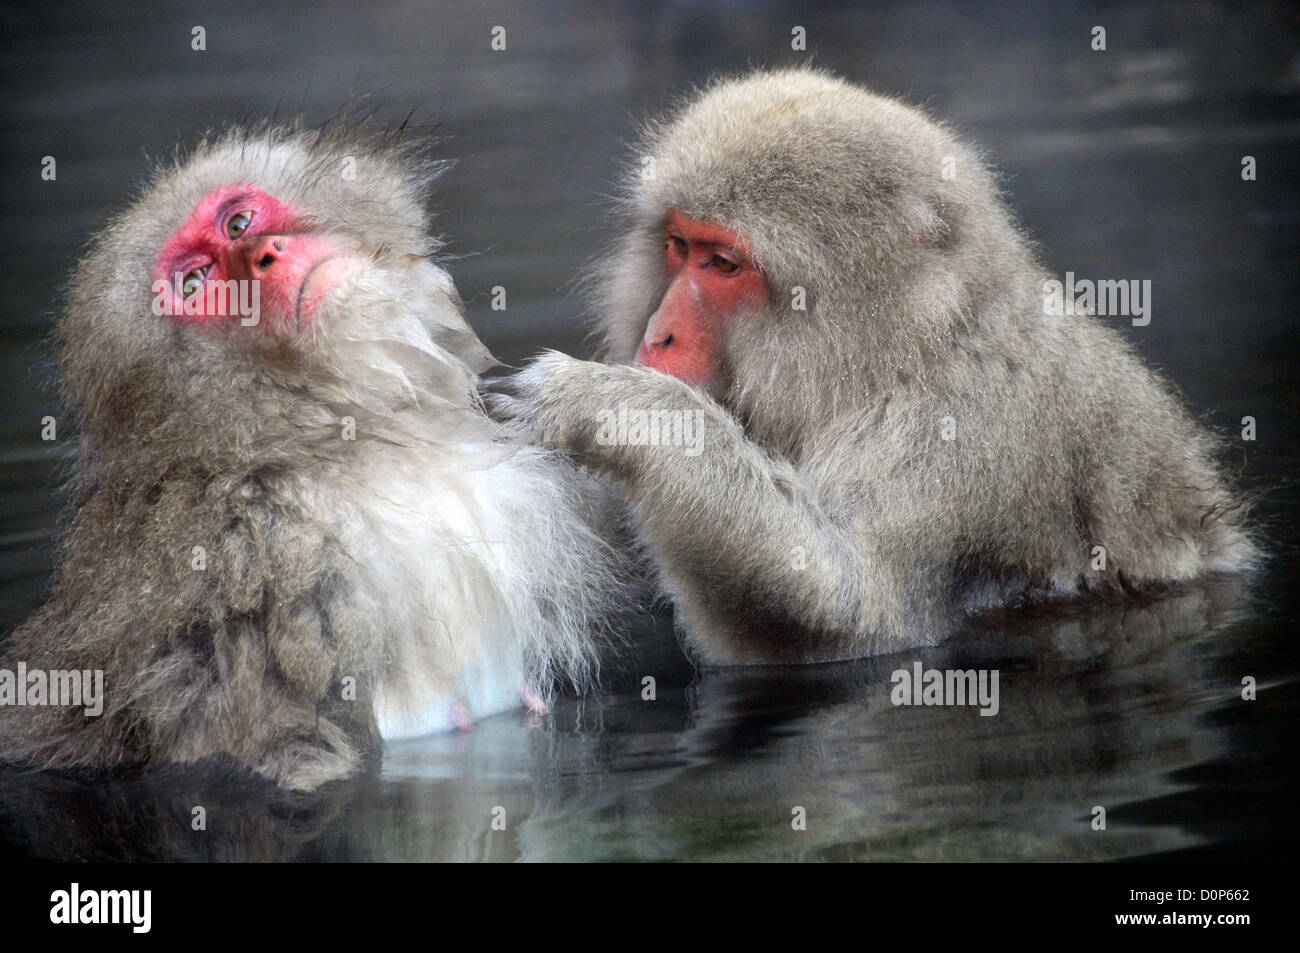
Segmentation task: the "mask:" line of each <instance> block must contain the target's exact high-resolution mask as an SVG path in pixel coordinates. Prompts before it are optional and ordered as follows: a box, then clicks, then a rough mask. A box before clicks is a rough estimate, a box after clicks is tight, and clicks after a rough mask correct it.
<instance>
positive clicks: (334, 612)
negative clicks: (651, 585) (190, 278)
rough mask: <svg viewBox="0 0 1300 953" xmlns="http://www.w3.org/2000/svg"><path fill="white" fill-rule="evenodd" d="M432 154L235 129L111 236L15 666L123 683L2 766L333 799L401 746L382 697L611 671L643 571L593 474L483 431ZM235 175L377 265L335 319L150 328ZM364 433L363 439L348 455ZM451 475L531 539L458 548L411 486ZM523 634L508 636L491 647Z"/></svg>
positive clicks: (45, 723)
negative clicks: (487, 674)
mask: <svg viewBox="0 0 1300 953" xmlns="http://www.w3.org/2000/svg"><path fill="white" fill-rule="evenodd" d="M427 145H428V143H427V140H425V139H422V138H420V137H418V136H414V135H411V134H410V133H407V132H403V131H402V130H385V129H380V128H377V127H376V126H375V125H374V124H372V123H371V122H368V121H361V122H355V121H351V120H349V119H347V118H346V117H345V118H343V119H340V120H337V121H335V122H333V123H331V124H329V125H327V126H326V127H324V128H322V129H318V130H310V129H306V128H303V127H302V126H300V125H299V126H295V127H292V128H281V127H270V126H263V127H259V128H255V129H232V130H230V131H228V132H225V133H222V134H219V135H214V136H212V137H210V138H209V139H207V140H205V141H204V142H203V143H202V144H200V145H199V146H198V147H197V148H196V149H195V150H194V151H193V153H192V154H191V155H189V156H187V157H179V158H177V159H176V160H175V161H173V162H171V163H169V164H167V165H166V166H164V167H162V168H160V169H159V171H158V172H157V173H156V174H155V175H154V177H153V179H152V181H150V182H149V183H148V184H147V186H146V187H145V188H143V189H142V191H141V192H140V194H139V196H138V197H137V198H136V200H135V201H134V202H133V203H132V204H131V205H130V206H129V207H128V208H127V209H126V210H125V211H124V212H123V213H121V214H120V215H119V216H117V217H116V218H115V219H114V220H113V221H112V222H111V223H110V224H109V225H108V226H107V227H106V228H105V229H104V230H103V232H102V233H101V234H100V235H99V236H98V237H97V239H96V240H95V241H94V243H93V244H92V246H91V248H90V250H89V252H88V253H87V255H86V256H85V258H84V259H83V261H82V262H81V264H80V265H79V267H78V268H77V271H76V273H75V275H74V277H73V279H72V282H71V287H70V289H69V292H68V301H67V307H66V311H65V313H64V315H63V317H62V319H61V320H60V322H59V324H58V331H57V333H58V341H59V350H60V361H61V370H62V380H63V386H64V392H65V395H66V400H67V403H68V405H69V407H70V409H71V410H72V411H73V412H74V413H75V415H76V416H77V418H78V419H79V421H80V427H81V437H80V440H81V446H80V453H79V464H78V469H77V476H76V494H77V503H76V508H75V513H74V515H73V517H72V519H71V522H70V525H69V527H68V529H67V532H66V535H65V536H64V538H63V540H62V542H61V545H60V562H59V567H58V571H57V575H56V580H55V583H54V589H53V593H52V595H51V597H50V600H49V602H48V604H47V605H46V606H45V607H44V608H43V609H41V610H40V611H39V612H38V613H37V614H36V615H35V616H34V617H33V618H32V619H31V620H30V621H28V622H27V623H26V624H25V625H23V626H22V627H21V628H19V629H18V630H17V631H16V632H14V633H13V634H12V636H11V637H10V638H9V640H8V642H7V644H6V646H5V653H4V657H3V661H2V662H0V665H3V666H5V667H8V668H9V669H10V670H12V669H13V668H14V667H15V666H16V664H17V663H18V662H24V663H25V664H26V665H27V666H28V668H29V669H30V668H42V669H59V670H68V669H85V670H95V669H98V670H102V671H103V672H104V678H105V683H106V684H105V696H106V697H105V708H104V713H103V715H102V716H101V717H98V718H90V717H86V716H85V715H84V714H83V711H82V710H81V709H80V708H74V709H68V708H54V707H46V708H19V707H3V708H0V756H2V757H3V758H4V759H6V760H9V761H11V762H17V763H23V764H34V765H37V766H42V767H88V768H95V769H99V768H106V767H113V766H116V765H120V764H135V763H155V762H163V761H180V762H188V761H196V760H201V759H207V758H214V757H217V758H226V759H234V760H235V761H237V762H239V763H241V764H243V765H245V766H247V767H249V768H252V769H253V770H255V771H256V772H258V773H260V774H262V775H264V776H266V777H269V778H271V779H272V780H274V781H276V782H278V783H280V784H282V785H284V786H286V787H291V788H312V787H315V786H317V785H319V784H320V783H322V782H324V781H327V780H331V779H333V778H337V777H341V776H343V775H346V774H348V773H351V772H353V771H355V770H357V769H358V768H359V767H360V766H361V765H362V764H363V762H364V761H365V760H366V759H367V757H368V756H370V755H374V754H376V753H377V752H378V750H379V740H380V739H379V737H378V733H377V719H376V711H375V699H376V693H377V691H378V687H379V686H380V685H381V683H382V684H387V685H388V686H390V690H391V693H392V694H393V695H394V697H396V698H397V699H398V701H403V700H405V701H409V702H410V703H411V704H412V705H418V704H420V703H421V697H420V695H419V693H420V691H421V690H425V689H427V688H428V686H429V685H430V684H433V685H435V686H436V687H438V688H439V690H444V689H445V690H446V691H448V692H452V693H455V692H457V691H459V690H460V688H459V683H458V682H457V678H458V677H459V673H460V672H462V671H465V670H467V668H468V667H472V666H473V665H475V664H477V661H478V660H479V659H480V658H482V657H485V655H486V654H489V653H491V652H506V653H512V652H520V653H522V655H523V663H522V664H523V670H524V673H525V674H524V676H523V678H524V680H525V684H526V685H527V686H528V687H529V688H530V689H531V690H533V691H536V692H540V693H545V692H546V691H547V690H548V689H549V687H550V685H551V683H552V680H554V679H556V678H560V679H568V680H571V681H573V682H576V683H578V684H583V683H585V681H586V680H587V679H588V677H589V676H590V675H591V673H592V672H593V670H594V666H595V661H596V648H597V646H598V644H599V637H600V633H601V631H602V626H603V625H604V624H605V619H606V616H605V612H606V609H607V607H608V605H609V602H610V600H611V593H613V592H615V591H616V590H617V586H618V581H617V578H616V576H617V573H618V561H617V559H616V558H615V557H613V556H612V555H611V554H610V552H609V551H608V547H606V546H605V545H604V543H603V542H602V541H601V540H600V538H599V537H598V536H597V535H596V534H595V533H593V532H592V530H591V528H590V527H589V526H588V525H587V523H586V518H587V516H588V513H587V508H588V505H589V504H588V503H587V501H586V497H587V496H588V495H589V493H588V491H586V490H585V489H584V488H583V482H582V479H581V478H580V476H579V475H578V474H577V473H576V471H574V469H573V468H572V467H571V466H569V465H567V463H564V462H562V460H561V458H559V457H558V456H557V455H554V454H548V453H546V452H543V451H539V450H537V449H536V448H532V447H528V446H524V445H522V444H521V443H520V442H519V441H518V440H516V439H515V438H514V437H512V436H511V435H510V434H509V433H508V432H507V431H506V430H505V429H504V428H502V427H500V426H499V425H497V424H495V423H493V422H492V421H490V420H489V419H488V418H487V417H486V416H485V415H484V414H483V413H482V409H481V405H480V404H479V403H478V398H477V396H476V394H475V390H474V389H475V384H476V375H477V373H478V372H480V371H482V370H483V369H484V368H485V367H487V366H489V365H491V364H493V363H494V362H493V361H492V359H491V356H490V355H489V354H488V352H487V351H486V349H485V348H483V346H482V344H480V343H479V341H478V339H477V337H476V336H475V335H474V333H473V331H472V330H471V329H470V328H469V327H468V325H466V324H465V322H464V319H463V315H462V308H461V304H460V299H459V297H458V296H457V294H456V292H455V289H454V287H452V285H451V281H450V278H449V277H447V275H446V273H445V272H444V271H442V270H441V269H439V268H436V267H435V266H434V265H433V264H432V263H431V260H430V256H432V255H433V254H434V253H435V252H436V251H437V249H438V245H439V243H438V241H437V240H436V239H435V238H433V237H432V235H431V233H430V220H429V217H428V214H427V211H426V208H425V203H426V199H427V193H428V189H429V187H430V185H431V183H432V181H433V179H434V178H435V177H436V175H437V174H438V173H439V171H440V169H441V165H440V163H438V162H435V161H433V160H431V159H430V158H429V156H428V149H427ZM345 163H347V164H349V165H350V168H351V171H352V172H353V173H354V174H353V175H351V177H349V176H348V175H345V174H341V173H342V171H343V168H344V165H345ZM232 182H248V183H252V184H255V185H257V186H259V187H260V188H262V189H263V190H265V191H266V192H268V193H270V194H271V195H273V196H275V197H276V198H278V199H279V200H281V201H282V202H285V203H286V204H288V205H290V206H291V207H293V208H296V209H300V210H307V211H308V212H311V213H313V215H312V222H309V223H308V224H309V225H311V224H313V223H314V226H315V227H318V228H320V229H322V230H325V231H328V232H329V233H330V234H331V235H334V236H339V237H340V238H341V240H345V241H348V242H351V243H354V244H355V246H356V247H357V248H358V249H359V252H361V253H364V254H365V256H366V257H367V258H370V257H371V256H373V267H372V268H371V269H370V271H368V272H367V274H366V276H365V277H364V278H362V279H358V284H357V286H356V290H355V293H353V294H352V296H351V297H350V298H348V300H347V301H346V302H344V303H343V304H340V305H338V306H337V307H335V309H334V311H331V312H327V313H324V314H323V317H322V318H321V320H319V321H317V322H315V323H314V325H313V327H312V328H311V329H310V330H308V331H302V332H299V331H291V332H285V333H275V334H271V333H261V329H251V330H250V329H246V328H240V327H238V326H237V323H232V324H231V325H229V326H225V327H205V328H204V329H202V330H201V331H200V330H198V329H196V328H195V327H193V326H184V325H181V324H178V323H176V322H175V321H173V320H171V319H170V318H166V317H156V316H154V315H153V314H152V313H151V309H150V304H151V291H150V285H151V279H150V275H149V272H150V268H151V264H152V262H153V260H154V258H155V256H156V255H157V253H158V250H159V248H160V247H161V245H162V244H163V242H164V241H165V239H166V238H167V236H169V235H170V234H172V233H173V232H174V231H175V229H176V228H177V227H178V226H179V225H180V224H181V222H183V221H184V220H185V219H186V218H187V217H188V216H189V214H190V211H191V209H193V208H194V206H195V204H196V203H197V202H198V201H199V199H200V198H201V197H202V196H204V195H205V194H207V193H208V192H209V191H210V190H211V189H213V188H215V187H217V186H221V185H226V184H230V183H232ZM393 288H395V289H396V290H395V291H392V290H390V289H393ZM385 295H388V296H389V297H387V298H386V297H385ZM353 301H357V302H365V303H366V308H362V307H361V305H359V304H358V305H357V306H356V307H353V306H352V302H353ZM367 308H368V310H367ZM345 417H352V418H353V419H354V420H355V421H356V439H355V440H344V439H340V424H341V421H342V419H343V418H345ZM376 474H380V475H382V479H380V478H379V477H377V476H376ZM426 477H427V480H428V482H427V484H426V483H425V480H426ZM444 477H445V479H446V480H447V481H460V482H459V483H458V484H456V485H461V484H463V485H464V488H465V489H464V495H469V494H470V493H481V494H482V498H483V500H484V501H485V502H484V503H483V506H484V507H486V508H488V509H490V510H491V513H492V514H493V516H494V518H495V519H496V520H497V521H499V522H500V523H503V524H506V525H509V526H510V527H511V530H512V532H513V533H515V534H518V538H512V537H511V534H509V533H501V534H500V536H501V537H502V538H495V539H477V538H475V539H469V538H458V537H457V535H456V531H455V529H454V524H451V523H449V524H448V525H453V528H452V529H450V530H447V531H446V538H445V539H444V538H437V539H432V540H429V539H428V536H429V533H434V532H436V531H437V527H439V526H441V525H442V524H439V523H437V522H436V521H435V522H434V523H432V524H431V525H433V526H434V527H435V529H434V530H429V531H428V532H426V531H425V528H424V526H423V525H421V524H420V523H419V522H418V520H417V517H419V516H421V515H422V513H423V512H424V511H423V510H418V511H414V512H412V511H410V510H409V509H408V510H403V509H402V508H401V504H399V503H394V502H393V501H392V499H391V497H392V495H393V494H394V493H396V492H407V493H408V494H409V495H413V496H415V497H418V496H419V495H420V494H421V493H425V494H428V495H430V496H435V495H436V494H437V493H439V492H440V487H441V486H442V485H443V484H441V483H439V482H438V480H439V479H442V478H444ZM426 487H427V488H426ZM437 505H438V501H437V500H433V501H431V503H430V508H431V510H436V507H437ZM453 505H458V504H456V503H455V502H454V501H453V502H452V503H451V504H449V506H453ZM385 507H387V509H384V508H385ZM408 512H411V513H412V515H411V517H410V519H409V520H408V519H407V516H406V514H407V513H408ZM435 515H436V512H435ZM408 523H409V525H407V524H408ZM403 534H405V535H403ZM394 540H397V542H394ZM411 542H419V543H421V544H422V545H424V546H425V547H426V549H427V551H424V550H422V555H421V557H420V559H418V560H410V559H407V554H406V552H405V551H404V550H405V549H407V548H408V547H407V546H406V545H405V544H407V543H411ZM196 546H202V547H203V548H204V550H205V551H206V554H207V556H206V563H207V565H206V568H205V569H203V571H195V569H194V564H193V558H192V553H193V552H194V547H196ZM404 560H405V561H404ZM428 567H435V569H441V570H444V576H445V578H436V579H428V578H425V575H426V574H425V573H424V570H425V569H426V568H428ZM398 576H401V578H397V577H398ZM465 620H470V621H471V622H474V621H475V620H483V621H482V624H481V626H477V627H475V628H474V631H473V632H469V631H467V628H466V626H465V625H464V624H463V623H464V621H465ZM476 625H477V623H476ZM502 632H504V633H510V635H509V638H508V639H506V642H508V644H505V643H503V644H502V645H493V644H489V643H490V642H491V639H492V637H493V634H494V633H502ZM476 638H477V639H478V641H475V640H476ZM503 638H505V637H504V636H503ZM503 646H504V647H503ZM347 678H351V679H354V680H355V699H351V698H348V697H345V696H346V694H347V693H346V692H345V690H344V689H345V685H344V680H345V679H347ZM407 696H410V697H409V698H408V697H407Z"/></svg>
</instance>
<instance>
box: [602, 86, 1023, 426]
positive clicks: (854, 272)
mask: <svg viewBox="0 0 1300 953" xmlns="http://www.w3.org/2000/svg"><path fill="white" fill-rule="evenodd" d="M669 115H670V116H673V117H674V118H673V119H672V120H671V121H660V122H652V123H651V124H650V125H649V126H648V128H647V130H646V132H645V137H644V142H643V144H642V146H641V148H640V150H639V152H638V157H637V158H636V159H635V160H634V162H633V163H632V168H631V169H630V172H629V182H628V187H627V189H626V198H625V200H624V203H623V204H624V209H623V211H624V215H625V217H626V222H625V225H624V227H625V228H626V232H625V236H626V237H625V238H624V239H623V240H622V242H621V244H620V245H619V246H618V248H617V249H616V251H615V253H614V254H613V255H612V256H611V257H609V258H607V259H605V260H604V261H602V262H601V263H600V264H599V265H598V266H597V270H596V271H595V273H594V284H595V287H596V299H597V300H596V302H595V309H596V313H597V314H598V320H599V321H600V322H601V326H602V331H603V335H604V340H605V344H606V352H607V356H608V357H609V358H610V359H611V360H615V361H618V362H624V363H627V362H633V361H635V362H636V363H638V364H641V365H644V366H647V367H651V368H655V369H658V370H661V371H663V372H665V373H669V374H672V375H674V376H676V377H679V378H681V379H683V380H685V381H687V382H689V383H692V384H695V385H699V386H701V387H704V388H706V389H707V390H708V391H709V392H710V393H711V394H712V395H713V396H714V397H715V398H717V399H718V400H719V401H721V402H722V403H723V404H724V405H726V406H728V407H729V408H730V409H731V410H732V411H733V412H735V413H736V414H737V416H739V417H740V418H741V419H742V420H743V422H744V423H745V424H746V426H747V428H748V429H749V430H750V432H751V433H752V434H753V435H754V436H755V437H756V438H758V439H760V440H762V441H764V442H768V443H776V444H789V443H791V442H792V441H794V440H795V439H796V435H805V434H808V433H809V427H810V425H814V426H815V424H816V421H814V420H810V416H814V415H815V416H819V417H826V418H829V417H831V416H833V414H828V413H827V411H828V410H829V411H834V410H835V409H836V408H837V407H838V406H840V404H841V403H842V404H843V406H844V407H846V408H847V407H860V406H861V400H862V397H863V395H864V394H866V393H869V392H870V391H872V390H876V389H887V388H888V387H889V386H890V384H891V382H892V381H893V380H896V379H898V378H900V377H905V376H907V375H920V374H924V373H926V370H927V368H929V367H932V366H935V365H936V364H938V363H941V362H938V361H936V360H934V355H935V354H936V353H939V354H942V353H945V351H946V349H948V348H950V346H951V342H952V339H953V338H954V336H955V335H957V334H959V333H960V331H961V328H962V326H963V324H964V323H965V322H966V321H968V320H970V318H971V306H972V304H973V303H974V301H975V299H976V298H977V297H979V296H987V295H988V294H990V293H993V292H994V291H996V289H992V288H991V286H992V285H993V284H995V283H996V282H998V281H1000V280H1002V279H999V278H998V275H997V273H998V272H999V271H1000V270H999V269H995V268H993V267H992V264H993V262H995V261H996V260H997V258H996V256H997V255H998V254H999V249H1000V248H1006V249H1015V251H1014V253H1010V254H1008V256H1007V257H1006V259H1005V260H1008V261H1018V260H1022V258H1023V252H1022V251H1020V245H1019V238H1018V235H1017V231H1016V229H1015V227H1014V225H1013V224H1012V222H1011V220H1010V218H1009V216H1007V215H1006V214H1005V212H1004V211H1003V210H1002V208H1001V206H1000V203H999V202H998V199H997V193H996V189H995V187H994V184H993V180H992V178H991V176H990V175H989V174H988V172H987V171H986V169H985V168H984V165H983V163H982V162H981V161H980V160H979V159H978V157H977V156H976V155H975V154H974V153H973V152H972V151H971V150H970V149H969V148H968V147H967V146H965V145H963V144H961V143H960V142H958V141H957V140H956V139H955V138H954V137H953V136H952V135H950V134H949V133H948V132H947V130H945V129H944V128H943V127H942V126H940V125H938V124H936V123H934V122H931V121H930V120H929V119H927V118H926V117H925V116H923V115H922V114H921V113H920V112H918V111H916V110H915V109H912V108H910V107H907V106H904V105H902V104H900V103H897V102H895V101H893V100H891V99H888V98H886V97H882V96H878V95H875V94H873V93H870V92H867V91H866V90H863V89H860V88H858V87H856V86H853V85H851V84H849V83H846V82H844V81H842V80H839V79H836V78H833V77H831V76H828V75H825V74H823V73H820V72H817V71H814V70H809V69H792V70H782V71H775V72H759V73H755V74H750V75H748V76H745V77H743V78H740V79H736V80H726V81H722V82H719V83H717V84H715V85H713V86H712V87H711V88H709V89H707V90H705V91H704V92H702V93H700V94H697V95H695V96H694V97H692V98H690V99H688V101H687V102H685V103H682V104H679V105H678V106H677V107H674V108H673V109H672V110H670V112H669ZM1001 271H1005V269H1001ZM1003 290H1005V289H1003ZM647 303H648V304H647ZM828 389H829V391H830V392H831V394H832V400H831V401H830V402H829V403H828V401H827V399H826V395H827V391H828ZM837 392H838V393H841V394H844V395H845V397H846V399H845V400H844V401H842V402H841V401H838V400H836V399H835V395H836V393H837ZM827 422H828V423H829V420H827Z"/></svg>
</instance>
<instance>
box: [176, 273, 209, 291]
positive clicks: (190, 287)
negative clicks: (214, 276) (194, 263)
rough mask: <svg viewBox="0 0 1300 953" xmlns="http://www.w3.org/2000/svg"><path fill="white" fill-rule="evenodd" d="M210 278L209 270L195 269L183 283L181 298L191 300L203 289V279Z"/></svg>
mask: <svg viewBox="0 0 1300 953" xmlns="http://www.w3.org/2000/svg"><path fill="white" fill-rule="evenodd" d="M207 276H208V269H206V268H195V269H194V270H193V271H191V272H190V273H189V274H188V275H186V276H185V280H184V281H182V282H181V297H183V298H190V297H193V296H194V295H196V294H197V293H198V291H199V289H200V288H202V287H203V279H204V278H206V277H207Z"/></svg>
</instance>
